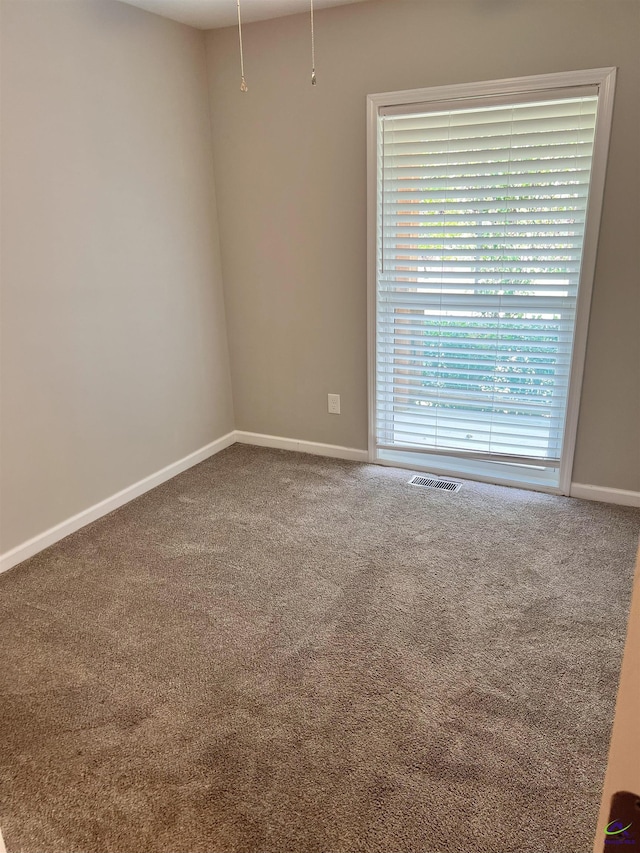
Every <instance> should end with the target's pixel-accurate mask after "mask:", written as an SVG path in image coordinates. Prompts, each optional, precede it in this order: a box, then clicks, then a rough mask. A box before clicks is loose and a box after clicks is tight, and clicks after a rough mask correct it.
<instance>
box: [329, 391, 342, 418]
mask: <svg viewBox="0 0 640 853" xmlns="http://www.w3.org/2000/svg"><path fill="white" fill-rule="evenodd" d="M328 398H329V414H330V415H339V414H340V394H329V395H328Z"/></svg>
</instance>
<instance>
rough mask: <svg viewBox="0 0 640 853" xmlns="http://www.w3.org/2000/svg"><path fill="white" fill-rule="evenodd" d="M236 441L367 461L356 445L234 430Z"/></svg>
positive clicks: (353, 460) (355, 460)
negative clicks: (323, 442) (340, 444)
mask: <svg viewBox="0 0 640 853" xmlns="http://www.w3.org/2000/svg"><path fill="white" fill-rule="evenodd" d="M235 440H236V441H238V442H240V444H254V445H256V446H257V447H276V448H278V449H279V450H293V451H296V452H297V453H311V454H313V455H314V456H331V457H333V458H334V459H350V460H351V461H352V462H368V461H369V454H368V452H367V451H366V450H358V448H356V447H340V446H339V445H337V444H320V443H319V442H317V441H300V440H298V439H297V438H283V437H282V436H279V435H265V434H263V433H260V432H243V431H242V430H236V438H235Z"/></svg>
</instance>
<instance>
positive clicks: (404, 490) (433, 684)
mask: <svg viewBox="0 0 640 853" xmlns="http://www.w3.org/2000/svg"><path fill="white" fill-rule="evenodd" d="M408 477H409V472H406V471H399V470H394V469H387V468H381V467H375V466H369V465H359V464H355V463H349V462H340V461H336V460H327V459H321V458H317V457H312V456H305V455H301V454H293V453H287V452H283V451H275V450H264V449H257V448H250V447H243V446H240V445H235V446H234V447H232V448H229V449H228V450H226V451H224V452H223V453H221V454H219V455H218V456H216V457H214V458H213V459H210V460H209V461H207V462H205V463H203V464H201V465H199V466H197V467H196V468H193V469H191V470H190V471H188V472H186V473H184V474H182V475H181V476H179V477H177V478H176V479H174V480H172V481H170V482H169V483H166V484H165V485H163V486H161V487H159V488H157V489H155V490H154V491H152V492H150V493H148V494H147V495H145V496H143V497H141V498H139V499H138V500H136V501H134V502H133V503H131V504H129V505H127V506H125V507H123V508H122V509H120V510H118V511H117V512H115V513H113V514H111V515H110V516H108V517H105V518H103V519H101V520H100V521H98V522H96V523H94V524H92V525H91V526H90V527H87V528H85V529H83V530H81V531H79V532H78V533H76V534H74V535H73V536H70V537H69V538H67V539H65V540H64V541H63V542H60V543H58V544H57V545H55V546H53V547H52V548H49V549H48V550H47V551H45V552H43V553H42V554H40V555H38V556H36V557H34V558H32V559H31V560H29V561H28V562H25V563H23V564H22V565H21V566H19V567H17V568H16V569H14V570H12V571H11V572H9V573H8V574H6V575H4V576H2V577H1V578H0V600H1V602H2V603H1V608H2V611H1V612H2V629H1V636H0V639H1V641H2V685H1V687H2V690H1V703H2V707H1V709H0V710H1V720H2V739H1V744H0V759H1V773H2V776H1V785H2V804H1V811H0V814H1V818H0V821H1V822H2V827H3V831H4V834H5V840H6V844H7V848H8V850H9V851H10V853H11V851H13V852H14V853H16V851H23V852H24V853H36V851H38V853H40V851H46V853H71V851H89V853H146V851H158V853H160V851H163V853H187V852H188V853H218V851H225V852H226V851H242V853H281V852H282V853H285V851H286V853H289V851H290V853H312V851H318V853H320V851H323V853H351V851H363V852H364V851H367V853H377V852H378V851H379V853H393V851H403V853H411V852H412V851H420V853H426V851H430V853H431V851H437V853H452V852H453V851H456V853H492V851H500V853H504V851H518V853H523V851H532V852H533V851H535V853H547V851H562V853H567V851H576V853H578V851H579V853H585V851H587V850H589V849H590V847H591V843H592V838H593V831H594V828H595V822H596V816H597V810H598V804H599V798H600V791H601V785H602V780H603V774H604V765H605V762H606V754H607V746H608V739H609V731H610V726H611V721H612V717H613V709H614V700H615V690H616V684H617V676H618V670H619V666H620V661H621V654H622V648H623V644H624V633H625V622H626V612H627V607H628V601H629V596H630V590H631V577H632V571H633V563H634V554H635V549H636V545H637V534H638V529H639V521H640V516H639V514H638V512H637V510H632V509H624V508H617V507H612V506H607V505H604V504H598V503H589V502H585V501H578V500H570V499H567V498H557V497H551V496H548V495H543V494H536V493H534V492H525V491H518V490H515V489H507V488H501V487H497V486H489V485H482V484H478V483H466V484H465V485H464V487H463V489H462V491H461V492H460V493H459V494H457V495H451V494H447V493H440V492H428V491H421V490H418V489H415V488H412V487H410V486H408V485H407V479H408Z"/></svg>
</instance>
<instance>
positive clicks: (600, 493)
mask: <svg viewBox="0 0 640 853" xmlns="http://www.w3.org/2000/svg"><path fill="white" fill-rule="evenodd" d="M236 442H239V443H240V444H253V445H255V446H257V447H274V448H277V449H279V450H292V451H294V452H297V453H311V454H312V455H314V456H328V457H331V458H333V459H347V460H350V461H352V462H368V461H369V455H368V452H367V451H366V450H359V449H358V448H356V447H341V446H340V445H337V444H322V443H321V442H317V441H301V440H299V439H296V438H285V437H283V436H278V435H265V434H264V433H259V432H245V431H243V430H232V431H231V432H229V433H227V434H226V435H223V436H222V437H221V438H219V439H217V440H216V441H212V442H211V443H210V444H207V445H205V446H204V447H201V448H200V449H199V450H196V451H194V452H193V453H190V454H189V455H188V456H185V457H184V458H182V459H179V460H178V461H177V462H173V463H172V464H171V465H167V466H166V467H165V468H162V470H160V471H156V473H155V474H150V475H149V476H148V477H145V478H144V479H143V480H139V481H138V482H137V483H134V484H133V485H131V486H128V487H127V488H126V489H122V491H120V492H118V493H117V494H115V495H112V496H111V497H109V498H106V499H105V500H103V501H100V503H97V504H94V505H93V506H91V507H89V508H88V509H85V510H83V511H82V512H79V513H78V514H77V515H74V516H72V518H68V519H67V520H66V521H63V522H61V523H60V524H57V525H56V526H55V527H51V528H49V530H45V531H44V533H40V534H39V535H38V536H34V537H33V538H32V539H29V540H28V541H27V542H23V543H22V544H21V545H17V546H16V547H15V548H12V549H11V550H10V551H7V552H6V553H5V554H0V574H1V573H2V572H6V571H7V569H11V568H13V567H14V566H17V565H18V563H22V562H23V560H28V559H29V557H33V556H34V555H35V554H37V553H39V552H40V551H44V549H45V548H48V547H49V546H50V545H53V544H54V543H55V542H59V541H60V540H61V539H64V538H65V536H69V534H71V533H75V532H76V530H80V528H81V527H85V526H86V525H87V524H91V522H92V521H96V520H97V519H98V518H101V517H102V516H103V515H107V514H108V513H110V512H113V510H115V509H118V508H119V507H121V506H123V505H124V504H126V503H129V501H132V500H134V499H135V498H137V497H140V495H143V494H144V493H145V492H148V491H150V490H151V489H154V488H155V487H156V486H159V485H161V484H162V483H165V482H166V481H167V480H170V479H172V477H176V476H177V475H178V474H181V473H182V472H183V471H186V470H187V469H189V468H192V467H193V466H194V465H197V464H198V463H199V462H203V461H204V460H205V459H208V458H209V457H210V456H215V454H216V453H220V451H221V450H224V449H225V448H227V447H230V446H231V445H232V444H235V443H236ZM571 497H572V498H582V499H584V500H590V501H602V502H604V503H612V504H619V505H621V506H635V507H640V492H632V491H628V490H626V489H612V488H608V487H606V486H589V485H586V484H584V483H572V484H571Z"/></svg>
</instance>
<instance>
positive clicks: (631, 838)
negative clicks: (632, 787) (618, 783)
mask: <svg viewBox="0 0 640 853" xmlns="http://www.w3.org/2000/svg"><path fill="white" fill-rule="evenodd" d="M604 835H605V838H604V850H605V853H607V851H612V850H629V851H632V850H639V851H640V796H638V794H632V793H631V792H630V791H618V792H617V793H616V794H614V795H613V797H611V808H610V810H609V822H608V823H607V825H606V827H605V830H604Z"/></svg>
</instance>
